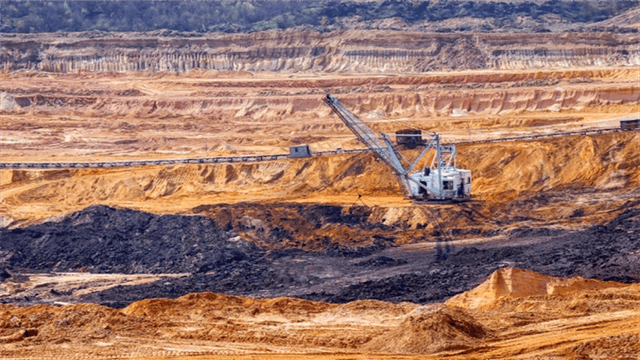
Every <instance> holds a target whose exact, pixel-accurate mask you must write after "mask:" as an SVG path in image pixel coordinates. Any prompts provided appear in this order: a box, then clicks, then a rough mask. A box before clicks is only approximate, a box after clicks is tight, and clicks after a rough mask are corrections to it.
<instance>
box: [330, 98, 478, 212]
mask: <svg viewBox="0 0 640 360" xmlns="http://www.w3.org/2000/svg"><path fill="white" fill-rule="evenodd" d="M323 101H324V102H325V103H326V104H327V105H328V106H329V107H330V108H331V109H332V110H333V112H334V113H336V115H338V117H339V118H340V119H341V120H342V122H344V124H345V125H346V126H347V128H349V130H351V132H353V133H354V134H355V136H356V137H357V138H358V139H359V140H360V141H361V142H362V143H363V144H364V145H366V146H367V148H369V149H370V150H371V151H373V152H374V153H375V154H376V156H377V157H378V158H380V159H381V160H382V161H384V162H385V163H386V164H387V165H388V166H389V167H390V168H391V170H393V172H394V173H395V174H396V176H397V177H398V181H399V182H400V188H401V189H402V191H403V193H404V195H405V196H406V197H408V198H410V199H413V200H414V201H438V202H459V201H467V200H469V199H470V198H471V171H470V170H466V169H459V168H458V167H457V161H456V146H455V145H453V144H449V145H443V144H441V142H440V140H441V139H440V136H439V135H438V134H436V133H433V134H432V135H426V134H424V135H423V134H421V133H420V134H421V135H416V134H417V133H419V132H415V131H398V132H397V133H395V134H385V133H382V134H381V135H382V136H381V137H378V136H376V134H375V133H374V132H373V130H371V128H369V127H368V126H367V125H366V124H365V123H364V122H363V121H362V120H360V119H359V118H358V117H357V116H356V115H355V114H353V113H352V112H351V111H349V110H348V109H347V108H346V107H345V106H344V105H343V104H342V103H341V102H340V100H339V99H337V98H335V97H333V96H331V95H329V94H327V96H326V97H325V98H324V99H323ZM394 136H395V137H402V136H410V137H412V139H411V140H412V143H419V144H420V145H422V146H424V148H423V149H422V151H421V152H420V154H419V155H418V156H417V157H416V158H415V159H413V160H412V161H410V160H409V159H407V158H406V157H405V156H404V155H403V154H402V152H400V150H398V148H397V147H396V146H395V145H394V144H393V142H392V141H391V140H390V138H391V137H394ZM416 136H421V137H422V136H424V137H426V139H419V141H413V139H415V138H416ZM397 143H403V141H397ZM429 160H431V161H430V162H429ZM427 163H428V164H429V165H428V166H427V165H426V164H427ZM421 164H422V166H419V165H421Z"/></svg>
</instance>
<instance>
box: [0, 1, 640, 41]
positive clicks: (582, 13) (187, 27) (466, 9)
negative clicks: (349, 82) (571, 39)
mask: <svg viewBox="0 0 640 360" xmlns="http://www.w3.org/2000/svg"><path fill="white" fill-rule="evenodd" d="M638 5H639V1H558V0H551V1H546V2H527V1H523V2H489V1H434V2H430V1H401V0H386V1H371V2H354V1H331V0H325V1H309V0H303V1H283V0H275V1H264V0H263V1H260V0H244V1H242V0H236V1H234V0H226V1H0V15H1V16H2V22H1V24H0V32H4V33H34V32H57V31H91V30H99V31H151V30H159V29H167V30H176V31H187V32H217V31H222V32H251V31H261V30H269V29H287V28H292V27H297V26H311V27H314V28H316V29H317V30H320V31H322V30H323V29H328V28H329V27H333V28H335V27H336V26H337V27H338V28H340V27H342V21H343V20H344V19H345V18H352V17H355V16H357V17H358V19H359V21H365V22H368V21H373V20H379V19H386V18H391V17H398V18H401V19H403V20H405V21H407V22H409V23H413V22H417V21H424V20H429V21H441V20H446V19H450V18H457V17H465V16H471V17H477V18H488V17H491V18H495V19H498V20H499V21H506V22H507V23H508V22H512V21H515V19H517V18H518V17H521V16H530V17H532V18H534V19H537V18H540V17H541V16H544V15H547V14H554V15H558V16H560V17H561V18H562V19H563V20H565V21H568V22H571V23H576V22H583V23H589V22H594V21H601V20H605V19H608V18H610V17H612V16H615V15H618V14H620V13H622V12H624V11H626V10H628V9H630V8H633V7H636V8H637V7H638Z"/></svg>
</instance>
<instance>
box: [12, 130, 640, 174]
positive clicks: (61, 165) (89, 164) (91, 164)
mask: <svg viewBox="0 0 640 360" xmlns="http://www.w3.org/2000/svg"><path fill="white" fill-rule="evenodd" d="M639 130H640V129H634V128H609V129H593V130H582V131H568V132H557V133H551V134H540V135H524V136H513V137H503V138H493V139H483V140H473V141H460V142H455V144H456V145H458V144H480V143H496V142H504V141H528V140H538V139H548V138H555V137H564V136H576V135H596V134H603V133H615V132H622V131H639ZM368 151H371V150H369V149H354V150H333V151H321V152H314V153H313V157H317V156H325V155H338V154H354V153H364V152H368ZM284 159H290V157H289V154H276V155H259V156H222V157H210V158H194V159H166V160H130V161H83V162H19V163H17V162H2V163H0V169H69V168H76V169H77V168H118V167H135V166H149V165H178V164H219V163H248V162H261V161H274V160H284Z"/></svg>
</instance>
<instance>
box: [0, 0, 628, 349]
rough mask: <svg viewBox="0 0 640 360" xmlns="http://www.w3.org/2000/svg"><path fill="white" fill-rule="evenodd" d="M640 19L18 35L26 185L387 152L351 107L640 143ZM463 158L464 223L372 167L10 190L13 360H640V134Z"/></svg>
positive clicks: (472, 152)
mask: <svg viewBox="0 0 640 360" xmlns="http://www.w3.org/2000/svg"><path fill="white" fill-rule="evenodd" d="M515 3H516V4H519V2H515ZM442 6H445V5H442ZM491 6H493V5H491ZM527 6H529V5H527ZM445 7H446V6H445ZM547 10H550V11H551V10H553V9H547ZM547 10H545V11H547ZM637 14H638V10H637V9H634V10H631V11H629V12H627V13H625V14H621V15H620V16H618V17H617V18H613V19H608V20H605V21H603V22H601V23H593V24H568V23H566V22H564V21H563V20H562V19H559V18H557V17H553V16H552V17H545V18H539V19H534V18H530V17H524V18H517V17H509V19H508V21H507V22H500V23H499V21H498V20H496V19H477V18H468V19H467V18H465V19H460V18H458V19H449V20H444V21H442V22H438V23H434V22H426V23H412V24H410V25H409V24H407V23H406V22H405V21H404V20H402V19H384V20H382V21H375V22H369V23H367V22H366V21H363V20H362V19H355V18H354V19H351V20H349V21H352V23H350V25H349V26H348V28H350V29H351V30H347V31H334V32H326V33H319V32H313V31H309V29H290V30H287V31H271V32H257V33H251V34H215V35H214V34H206V35H202V36H201V35H199V34H195V33H193V34H179V33H175V32H170V31H158V32H154V33H120V34H116V33H109V34H103V33H96V32H92V33H80V34H62V33H57V34H53V33H52V34H23V35H16V36H10V37H7V38H5V37H4V36H3V44H2V45H3V46H2V53H1V54H0V64H2V70H1V71H2V73H0V78H1V79H2V81H1V84H0V131H1V132H2V139H1V141H0V151H1V152H2V161H3V162H5V161H16V162H28V161H51V162H56V161H101V160H131V159H163V158H200V157H210V156H225V155H257V154H281V153H287V152H288V147H289V146H290V145H294V144H309V145H310V146H311V148H312V151H314V152H315V151H324V150H334V149H337V148H343V149H353V148H360V147H362V145H361V144H360V143H359V142H358V141H357V140H356V138H355V137H354V136H353V134H351V133H350V132H349V131H348V129H347V128H346V127H345V126H344V125H342V124H341V122H340V121H339V119H338V118H337V117H336V116H335V115H333V114H332V113H331V110H330V109H329V108H328V107H327V106H326V105H324V104H323V103H322V101H321V99H322V97H323V96H324V95H325V94H327V93H330V94H335V95H336V96H337V97H338V98H340V99H341V100H342V101H343V102H344V103H345V104H346V106H347V107H348V108H349V109H351V110H352V111H353V112H354V113H355V114H356V115H357V116H359V117H360V118H362V119H363V121H365V122H366V123H367V124H369V125H370V126H371V127H372V128H373V130H374V131H376V132H378V133H380V132H386V133H393V132H395V131H397V130H399V129H404V128H420V129H423V131H425V132H438V133H440V134H441V135H442V137H443V139H444V141H445V142H461V141H473V140H482V139H488V138H498V137H507V136H518V135H525V134H549V133H554V132H560V131H577V130H583V129H602V128H613V127H618V126H619V120H620V119H631V118H637V114H638V113H639V111H640V86H639V84H638V76H639V75H640V70H639V69H638V68H637V64H638V63H639V61H640V60H639V58H638V57H639V56H640V55H639V54H640V53H639V52H638V33H637V31H635V30H637V28H638V24H637V21H636V20H637ZM501 16H502V15H501ZM365 23H366V24H365ZM363 26H364V28H366V29H369V30H367V31H364V30H362V29H363ZM540 26H542V28H540ZM547 26H549V29H551V30H552V32H551V33H545V32H543V28H545V27H547ZM462 28H465V29H462ZM503 28H517V29H518V30H517V31H519V33H517V34H515V33H514V32H516V30H513V31H510V33H500V32H499V29H503ZM371 29H379V30H371ZM389 29H393V30H389ZM456 29H459V30H456ZM473 29H482V32H483V33H481V34H477V33H473V32H471V31H472V30H473ZM438 30H440V32H438ZM569 30H571V31H569ZM425 31H434V32H425ZM452 31H459V32H458V33H450V32H452ZM453 70H455V71H453ZM439 71H440V72H439ZM457 152H458V163H457V165H458V166H459V167H461V168H466V169H470V170H471V171H472V174H473V190H472V194H473V195H474V200H473V201H471V202H468V203H463V204H418V203H413V202H411V201H409V200H407V199H404V198H403V197H402V196H401V195H400V193H399V188H398V183H397V180H396V178H395V176H394V175H393V174H392V173H391V172H390V171H389V169H388V168H387V167H386V166H385V165H384V164H383V163H382V162H380V161H376V158H375V156H373V155H372V154H370V153H360V154H342V155H336V156H322V157H312V158H303V159H289V160H283V161H273V162H262V163H242V164H235V163H234V164H208V165H204V164H202V165H195V164H194V165H177V166H148V167H138V168H136V167H131V168H111V169H106V168H104V169H103V168H96V169H93V168H91V169H61V170H1V171H0V343H1V344H2V347H0V357H2V358H43V357H59V358H70V357H77V358H104V359H106V358H109V359H112V358H139V359H166V358H194V359H196V358H200V359H204V358H207V359H228V358H230V357H233V358H237V359H273V360H276V359H278V360H281V359H285V358H299V357H304V358H309V359H336V360H337V359H341V360H347V359H372V358H375V359H378V358H380V359H383V358H393V359H404V358H406V359H424V358H427V359H428V358H433V359H435V358H438V359H441V358H451V359H461V358H467V359H506V358H509V359H512V358H519V359H535V358H568V359H588V358H590V359H598V358H600V359H633V358H636V357H637V354H638V351H640V349H639V348H638V347H639V346H640V344H639V342H638V336H637V329H638V328H637V325H638V312H637V309H638V306H639V305H640V296H639V295H638V290H639V289H638V283H640V276H639V275H638V274H640V265H639V264H640V252H639V250H638V249H639V248H640V243H639V241H640V240H639V239H640V186H639V184H640V158H639V157H638V154H639V153H640V133H639V132H638V131H625V132H620V133H604V134H599V135H594V136H571V137H563V138H552V139H547V140H536V141H522V142H516V141H510V142H501V143H478V144H459V145H458V147H457ZM405 155H407V156H409V157H411V156H414V155H416V151H413V152H412V151H407V152H406V153H405ZM513 267H517V268H519V269H517V268H513ZM533 271H535V272H537V273H534V272H533ZM552 276H560V277H563V278H552ZM565 277H567V278H565ZM378 300H382V301H378ZM443 302H445V303H444V304H443Z"/></svg>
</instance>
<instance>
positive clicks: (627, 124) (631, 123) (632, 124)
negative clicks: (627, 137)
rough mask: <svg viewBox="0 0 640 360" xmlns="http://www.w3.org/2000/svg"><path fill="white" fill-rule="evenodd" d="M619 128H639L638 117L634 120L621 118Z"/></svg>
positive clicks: (639, 121) (639, 120)
mask: <svg viewBox="0 0 640 360" xmlns="http://www.w3.org/2000/svg"><path fill="white" fill-rule="evenodd" d="M620 128H621V129H640V119H636V120H621V121H620Z"/></svg>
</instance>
